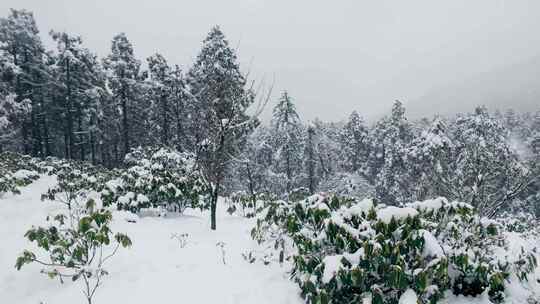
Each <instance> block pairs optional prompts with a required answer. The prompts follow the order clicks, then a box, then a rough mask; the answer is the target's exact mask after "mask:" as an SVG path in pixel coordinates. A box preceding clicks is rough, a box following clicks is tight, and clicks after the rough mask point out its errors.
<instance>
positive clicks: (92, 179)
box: [41, 161, 118, 208]
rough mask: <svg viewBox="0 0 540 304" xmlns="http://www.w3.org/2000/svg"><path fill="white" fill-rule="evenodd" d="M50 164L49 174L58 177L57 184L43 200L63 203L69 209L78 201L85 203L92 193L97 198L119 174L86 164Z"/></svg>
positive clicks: (42, 196)
mask: <svg viewBox="0 0 540 304" xmlns="http://www.w3.org/2000/svg"><path fill="white" fill-rule="evenodd" d="M48 164H49V166H48V167H49V170H48V173H49V175H54V176H56V179H57V183H56V184H55V185H54V186H53V187H51V188H49V189H48V190H47V192H46V193H43V194H42V195H41V199H42V200H50V201H57V202H61V203H63V204H65V205H67V206H68V208H71V206H72V205H73V204H74V203H76V202H77V201H85V200H86V199H87V197H88V196H89V195H91V194H92V193H94V194H95V195H94V198H97V196H98V195H97V192H99V191H101V190H102V189H103V188H104V186H105V184H106V183H107V181H109V180H110V179H112V178H114V177H115V176H116V175H117V174H118V173H117V172H116V171H110V170H107V169H105V168H102V167H97V166H93V165H91V164H89V163H85V162H71V161H50V162H49V163H48Z"/></svg>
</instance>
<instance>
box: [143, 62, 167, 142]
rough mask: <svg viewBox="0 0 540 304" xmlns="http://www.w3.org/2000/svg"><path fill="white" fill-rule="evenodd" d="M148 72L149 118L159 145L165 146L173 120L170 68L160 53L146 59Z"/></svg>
mask: <svg viewBox="0 0 540 304" xmlns="http://www.w3.org/2000/svg"><path fill="white" fill-rule="evenodd" d="M147 61H148V69H149V72H150V73H149V74H150V79H149V82H150V91H151V92H150V94H151V99H152V114H151V116H152V117H151V120H152V121H153V122H154V123H153V127H154V128H155V129H157V130H156V131H155V132H156V134H155V136H156V138H159V142H160V144H161V145H164V146H167V145H168V144H169V140H170V137H171V133H172V132H171V122H172V120H173V113H172V111H171V110H172V107H171V106H170V105H169V102H170V99H171V87H170V86H169V83H170V76H171V68H170V67H169V65H168V64H167V60H166V59H165V58H164V57H163V56H162V55H161V54H155V55H153V56H151V57H149V58H148V59H147Z"/></svg>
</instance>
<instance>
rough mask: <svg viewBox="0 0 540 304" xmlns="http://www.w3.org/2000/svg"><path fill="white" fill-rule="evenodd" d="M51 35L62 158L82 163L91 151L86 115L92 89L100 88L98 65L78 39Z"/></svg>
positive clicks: (90, 108)
mask: <svg viewBox="0 0 540 304" xmlns="http://www.w3.org/2000/svg"><path fill="white" fill-rule="evenodd" d="M51 36H52V38H53V40H54V41H55V42H56V43H57V52H58V53H57V55H56V56H55V58H54V60H55V65H54V69H55V71H54V75H55V80H54V81H55V85H56V87H57V88H59V90H57V91H56V94H57V100H58V101H59V102H58V104H57V105H56V109H57V110H59V113H58V114H59V116H60V117H61V118H62V120H63V123H62V126H61V129H62V130H63V133H64V151H65V152H64V157H65V158H71V159H80V160H85V159H86V155H87V153H88V152H90V151H89V150H91V147H89V146H90V128H91V126H90V124H91V123H92V122H91V121H90V120H91V117H90V112H91V111H93V110H94V109H95V103H96V102H97V100H96V96H95V90H96V89H97V86H100V85H101V86H103V82H101V83H100V81H99V80H100V75H99V73H100V69H99V63H98V61H97V57H96V56H95V55H94V54H92V53H91V52H90V51H89V50H88V49H86V48H84V47H83V46H82V38H81V37H80V36H72V35H69V34H68V33H65V32H53V31H51ZM77 148H78V149H77ZM87 148H90V149H87ZM77 150H78V151H77Z"/></svg>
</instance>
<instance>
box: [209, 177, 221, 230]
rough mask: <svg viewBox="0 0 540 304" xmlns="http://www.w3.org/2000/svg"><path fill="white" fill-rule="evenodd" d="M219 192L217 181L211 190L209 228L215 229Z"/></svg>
mask: <svg viewBox="0 0 540 304" xmlns="http://www.w3.org/2000/svg"><path fill="white" fill-rule="evenodd" d="M218 194H219V183H218V184H216V185H215V188H214V190H213V191H212V199H211V202H210V229H212V230H216V209H217V201H218Z"/></svg>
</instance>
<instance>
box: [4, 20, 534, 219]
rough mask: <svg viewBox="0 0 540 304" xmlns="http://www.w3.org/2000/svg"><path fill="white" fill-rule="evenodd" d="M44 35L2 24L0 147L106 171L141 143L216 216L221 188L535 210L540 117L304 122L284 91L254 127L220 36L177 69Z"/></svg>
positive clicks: (395, 111)
mask: <svg viewBox="0 0 540 304" xmlns="http://www.w3.org/2000/svg"><path fill="white" fill-rule="evenodd" d="M50 35H51V37H52V39H53V40H54V42H55V43H56V48H55V49H54V50H46V49H45V47H44V46H43V44H42V42H41V38H40V36H39V31H38V28H37V26H36V22H35V20H34V16H33V14H32V13H31V12H29V11H26V10H11V12H10V14H9V15H8V16H7V17H4V18H0V151H6V150H7V151H15V152H21V153H24V154H28V155H32V156H34V157H42V158H44V157H47V156H56V157H61V158H66V159H74V160H87V161H91V162H92V163H94V164H99V165H103V166H105V167H109V168H111V167H118V166H123V165H124V158H125V155H126V154H128V153H130V152H131V151H132V149H135V148H137V147H140V146H143V147H150V146H165V147H167V148H172V149H175V150H177V151H178V152H180V153H190V154H193V155H194V158H195V160H196V162H197V166H198V168H199V169H200V170H201V174H202V176H203V177H204V178H203V180H204V181H205V183H206V185H205V188H206V189H209V192H210V195H209V198H210V202H209V204H210V207H211V210H212V214H215V208H216V206H215V205H216V202H217V197H218V195H219V193H223V191H226V192H229V193H231V192H234V191H244V193H247V194H248V195H249V196H251V197H252V198H253V199H252V200H253V201H255V198H256V197H257V196H259V195H261V194H265V195H268V194H270V195H273V196H278V197H283V198H287V197H289V196H290V195H293V194H294V195H297V194H302V193H304V194H309V193H315V192H319V191H337V192H339V193H341V194H349V195H351V194H352V195H355V196H371V197H373V198H374V199H376V200H377V201H379V202H383V203H385V204H388V205H402V204H404V203H407V202H411V201H416V200H425V199H428V198H433V197H436V196H444V197H447V198H448V199H456V200H460V201H463V202H467V203H469V204H471V205H473V206H475V207H476V208H478V210H479V212H481V213H482V214H483V215H489V216H492V215H495V214H496V213H498V212H499V211H501V210H509V211H513V210H514V209H516V208H526V209H528V211H531V212H533V213H536V214H540V194H539V189H540V182H539V181H538V163H539V162H538V159H539V157H540V156H539V155H540V111H539V112H536V113H517V112H515V111H511V110H510V111H507V112H505V113H500V112H493V111H488V110H487V109H486V108H483V107H478V108H476V109H475V110H474V111H473V112H472V113H465V114H459V115H456V116H455V117H435V118H433V119H421V120H418V121H410V120H408V119H407V117H406V113H405V107H404V105H403V104H402V103H401V102H399V101H396V102H395V103H394V105H393V107H392V109H391V112H390V113H389V115H387V116H385V117H383V118H381V119H379V120H378V121H376V122H374V123H373V124H368V123H366V121H365V120H364V119H363V118H362V116H361V115H360V114H359V112H357V111H353V112H352V114H351V115H350V117H349V118H348V119H347V120H346V121H345V122H337V123H331V122H323V121H321V120H318V119H316V120H314V121H310V122H303V121H302V120H301V117H300V115H299V114H298V112H297V111H296V108H295V105H294V98H293V97H292V96H291V95H290V94H289V93H288V92H286V91H284V92H283V93H282V94H281V96H280V97H279V99H278V100H277V104H276V106H275V107H274V110H273V116H272V119H271V122H270V123H269V124H261V123H260V121H259V120H258V119H257V118H254V117H253V115H251V116H250V115H248V114H247V112H248V109H250V108H253V104H254V103H255V100H256V96H255V95H256V94H255V92H254V90H253V89H252V86H250V84H249V82H248V80H247V79H246V77H245V75H243V74H242V72H241V70H240V66H239V64H238V60H237V57H236V54H235V52H234V50H233V49H232V48H231V47H230V46H229V43H228V41H227V40H226V38H225V36H224V34H223V33H222V31H221V30H220V29H219V27H215V28H213V29H212V30H211V31H210V32H209V33H208V35H207V37H206V38H205V39H204V41H203V45H202V48H201V50H200V52H199V55H198V56H197V57H196V60H195V62H194V64H193V66H191V67H190V68H189V69H186V70H185V71H187V72H184V70H183V69H181V68H180V67H179V66H177V65H172V64H170V63H169V62H167V60H166V58H165V57H164V56H163V55H161V54H154V55H152V56H150V57H149V58H147V59H146V62H147V65H143V64H142V61H141V60H139V59H137V57H136V52H135V50H134V47H133V45H132V43H131V42H130V41H129V39H128V37H127V36H126V35H125V34H124V33H120V34H118V35H116V36H114V37H113V39H112V43H111V51H110V54H108V55H107V56H105V58H102V59H100V58H98V57H97V56H96V55H95V54H94V53H93V52H92V51H90V50H89V49H87V48H86V47H85V46H84V43H83V40H82V38H81V37H80V36H77V35H73V34H71V33H65V32H55V31H51V32H50ZM143 66H146V67H147V68H143ZM212 226H213V227H215V221H213V224H212Z"/></svg>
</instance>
